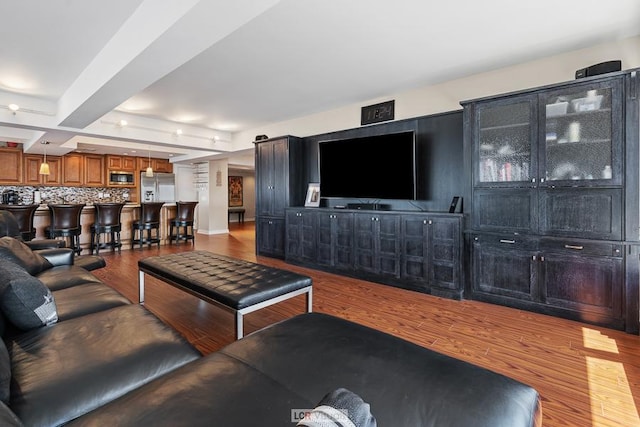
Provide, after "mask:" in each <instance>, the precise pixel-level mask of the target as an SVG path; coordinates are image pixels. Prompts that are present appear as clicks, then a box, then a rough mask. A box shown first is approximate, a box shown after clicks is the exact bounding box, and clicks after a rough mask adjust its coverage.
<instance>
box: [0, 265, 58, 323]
mask: <svg viewBox="0 0 640 427" xmlns="http://www.w3.org/2000/svg"><path fill="white" fill-rule="evenodd" d="M2 288H4V291H2V294H1V296H0V307H1V308H2V312H3V313H4V315H5V316H6V317H7V319H8V320H9V321H10V322H11V323H13V324H14V325H15V326H17V327H18V328H20V329H23V330H29V329H33V328H37V327H40V326H44V325H50V324H52V323H55V322H57V321H58V311H57V309H56V302H55V301H54V299H53V295H52V294H51V291H50V290H49V288H47V287H46V286H45V285H44V284H43V283H42V282H41V281H40V280H38V279H37V278H35V277H33V276H32V275H30V274H29V273H27V272H26V271H25V270H24V269H23V268H21V267H19V266H17V265H15V264H12V263H10V262H5V263H2V264H0V290H1V289H2Z"/></svg>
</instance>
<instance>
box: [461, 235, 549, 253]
mask: <svg viewBox="0 0 640 427" xmlns="http://www.w3.org/2000/svg"><path fill="white" fill-rule="evenodd" d="M472 239H473V243H482V244H484V245H487V244H489V245H495V246H501V247H504V248H505V249H508V248H509V247H513V248H516V247H517V248H518V249H519V250H527V251H536V250H538V242H537V240H536V239H531V238H527V237H523V236H520V235H513V234H502V235H497V234H474V235H473V236H472Z"/></svg>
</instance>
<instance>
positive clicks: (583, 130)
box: [539, 78, 623, 187]
mask: <svg viewBox="0 0 640 427" xmlns="http://www.w3.org/2000/svg"><path fill="white" fill-rule="evenodd" d="M540 107H541V108H540V123H541V128H542V130H541V135H540V139H541V142H540V155H539V160H540V183H541V184H542V186H563V187H567V186H585V187H594V186H612V185H616V186H617V185H621V184H622V162H621V158H622V126H623V124H622V120H621V119H620V118H621V117H622V79H621V78H615V79H609V80H607V81H603V82H600V83H591V84H584V85H574V86H571V87H568V88H564V89H558V90H553V91H547V92H542V93H541V94H540Z"/></svg>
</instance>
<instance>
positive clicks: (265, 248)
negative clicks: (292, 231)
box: [256, 218, 285, 258]
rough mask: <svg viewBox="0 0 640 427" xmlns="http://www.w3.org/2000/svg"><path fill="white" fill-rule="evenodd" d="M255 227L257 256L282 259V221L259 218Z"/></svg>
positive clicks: (283, 225) (283, 232)
mask: <svg viewBox="0 0 640 427" xmlns="http://www.w3.org/2000/svg"><path fill="white" fill-rule="evenodd" d="M256 227H257V228H256V235H257V237H258V239H257V241H256V244H257V249H258V255H269V256H274V257H278V258H284V246H285V243H284V237H285V229H284V227H285V221H284V219H279V218H259V219H258V221H257V223H256Z"/></svg>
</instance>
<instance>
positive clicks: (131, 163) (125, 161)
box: [120, 156, 136, 171]
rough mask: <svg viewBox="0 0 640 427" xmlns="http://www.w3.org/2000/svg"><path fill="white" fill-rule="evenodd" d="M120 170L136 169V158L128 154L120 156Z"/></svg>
mask: <svg viewBox="0 0 640 427" xmlns="http://www.w3.org/2000/svg"><path fill="white" fill-rule="evenodd" d="M120 170H123V171H135V170H136V158H135V157H129V156H122V164H121V168H120Z"/></svg>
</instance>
